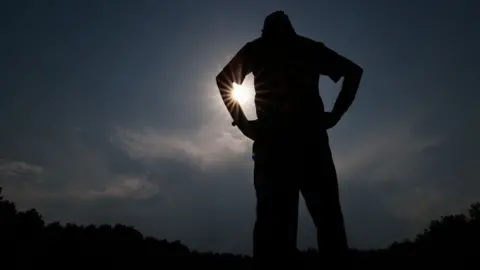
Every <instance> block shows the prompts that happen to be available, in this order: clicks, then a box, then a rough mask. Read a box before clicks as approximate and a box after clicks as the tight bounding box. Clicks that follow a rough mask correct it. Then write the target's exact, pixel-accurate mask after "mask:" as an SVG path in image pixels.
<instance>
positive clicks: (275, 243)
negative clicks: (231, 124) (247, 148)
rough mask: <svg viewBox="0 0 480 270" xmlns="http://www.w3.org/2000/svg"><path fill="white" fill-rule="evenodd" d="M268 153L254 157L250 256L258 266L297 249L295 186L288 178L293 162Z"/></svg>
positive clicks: (289, 257)
mask: <svg viewBox="0 0 480 270" xmlns="http://www.w3.org/2000/svg"><path fill="white" fill-rule="evenodd" d="M262 154H263V155H262ZM269 154H270V155H268V156H265V153H261V154H259V153H256V156H255V157H254V159H255V165H254V166H255V167H254V185H255V192H256V197H257V207H256V222H255V227H254V233H253V240H254V245H253V257H254V260H255V264H256V267H257V268H262V269H263V268H268V269H270V268H271V267H273V266H275V265H279V266H280V265H284V264H285V263H288V262H289V261H290V260H292V259H294V256H296V251H297V249H296V244H297V243H296V242H297V219H298V199H299V188H298V185H297V184H295V182H296V181H292V180H295V179H292V177H293V175H292V172H293V166H291V164H288V162H286V161H285V160H284V159H283V158H284V157H283V158H282V159H279V158H278V155H271V154H273V153H269ZM289 263H291V261H290V262H289Z"/></svg>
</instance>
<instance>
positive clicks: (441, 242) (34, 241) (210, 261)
mask: <svg viewBox="0 0 480 270" xmlns="http://www.w3.org/2000/svg"><path fill="white" fill-rule="evenodd" d="M1 191H2V189H1V188H0V251H1V252H0V256H1V257H0V260H1V263H2V266H3V265H8V266H9V267H8V268H9V269H10V268H21V269H29V268H40V267H48V268H49V269H52V268H53V269H56V268H58V269H64V268H65V267H66V263H67V262H69V263H71V264H74V266H77V267H100V266H102V267H110V268H112V267H125V266H131V267H135V268H136V269H139V268H141V267H144V268H146V267H149V268H150V267H154V266H155V267H156V266H159V267H160V268H171V267H175V268H182V267H191V266H192V264H193V265H194V266H195V267H197V268H200V267H208V268H209V269H222V270H223V269H250V268H251V266H252V264H251V258H250V257H248V256H243V255H234V254H228V253H213V252H198V251H192V250H190V249H189V248H188V247H186V246H185V245H183V244H182V243H181V242H180V241H173V242H169V241H167V240H158V239H156V238H154V237H150V236H146V237H145V236H143V235H142V234H141V233H140V232H139V231H137V230H136V229H135V228H134V227H131V226H126V225H123V224H115V225H114V226H112V225H108V224H103V225H99V226H96V225H87V226H82V225H77V224H72V223H67V224H65V225H62V224H61V223H59V222H53V223H50V224H45V222H44V220H43V218H42V216H41V215H40V214H39V213H38V212H37V211H36V210H35V209H30V210H27V211H18V210H17V208H16V206H15V203H13V202H11V201H8V200H5V199H4V198H3V197H2V196H1ZM316 254H317V251H316V250H314V249H308V250H305V251H302V252H300V253H299V259H300V260H301V261H302V262H303V263H302V264H301V265H298V267H297V268H300V266H302V267H303V269H316V268H315V267H314V266H315V265H316V264H315V260H317V259H318V256H316ZM478 254H480V203H475V204H472V205H471V206H470V208H469V209H468V216H467V215H465V214H452V215H447V216H442V217H440V219H439V220H433V221H431V222H430V224H429V226H428V227H427V228H426V229H425V230H424V231H423V232H422V233H419V234H418V235H416V237H415V238H414V239H413V240H409V239H405V240H403V241H401V242H394V243H392V244H391V245H390V246H389V247H388V248H385V249H377V250H357V249H352V250H351V257H352V259H353V261H354V263H355V265H356V266H359V267H360V266H361V267H366V266H368V267H371V268H379V269H380V268H382V269H383V268H392V267H399V266H405V267H418V266H419V265H420V264H425V266H428V267H445V266H447V265H450V266H452V267H455V269H463V268H465V267H466V265H470V264H472V265H473V263H476V262H475V261H474V260H475V259H476V258H477V256H478Z"/></svg>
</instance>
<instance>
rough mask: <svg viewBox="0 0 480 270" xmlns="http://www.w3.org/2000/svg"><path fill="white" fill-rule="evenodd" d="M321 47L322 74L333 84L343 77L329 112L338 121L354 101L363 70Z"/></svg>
mask: <svg viewBox="0 0 480 270" xmlns="http://www.w3.org/2000/svg"><path fill="white" fill-rule="evenodd" d="M321 46H322V49H321V51H322V53H321V59H320V61H321V62H322V66H323V68H322V73H323V74H325V75H327V76H329V77H330V79H332V80H333V81H334V82H335V83H337V82H338V81H339V80H340V78H342V77H343V83H342V87H341V90H340V93H339V95H338V97H337V100H336V101H335V104H334V106H333V109H332V112H331V113H332V114H333V115H334V116H335V118H337V119H338V120H339V119H340V118H341V117H342V116H343V115H344V114H345V112H346V111H347V110H348V109H349V108H350V105H352V103H353V100H354V99H355V95H356V93H357V90H358V87H359V85H360V80H361V78H362V74H363V69H362V68H361V67H360V66H359V65H357V64H355V63H354V62H352V61H350V60H349V59H347V58H345V57H343V56H342V55H340V54H338V53H336V52H335V51H333V50H331V49H329V48H328V47H326V46H325V45H323V44H322V45H321Z"/></svg>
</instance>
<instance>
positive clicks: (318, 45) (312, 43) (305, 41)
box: [296, 35, 325, 49]
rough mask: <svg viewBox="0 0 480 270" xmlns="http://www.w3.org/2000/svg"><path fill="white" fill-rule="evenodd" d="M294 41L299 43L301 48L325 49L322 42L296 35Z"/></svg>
mask: <svg viewBox="0 0 480 270" xmlns="http://www.w3.org/2000/svg"><path fill="white" fill-rule="evenodd" d="M296 39H297V42H298V43H300V44H301V45H302V46H303V47H308V48H315V49H322V48H324V47H325V45H324V44H323V42H321V41H318V40H314V39H312V38H309V37H305V36H302V35H297V37H296Z"/></svg>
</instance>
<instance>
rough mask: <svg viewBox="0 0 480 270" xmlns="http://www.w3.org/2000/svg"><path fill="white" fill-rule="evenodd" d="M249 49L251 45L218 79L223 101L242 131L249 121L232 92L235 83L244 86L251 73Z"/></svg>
mask: <svg viewBox="0 0 480 270" xmlns="http://www.w3.org/2000/svg"><path fill="white" fill-rule="evenodd" d="M249 47H250V45H249V43H247V44H246V45H245V46H243V47H242V48H241V49H240V51H238V53H237V54H236V55H235V56H234V57H233V58H232V60H230V62H229V63H228V64H227V65H226V66H225V67H224V68H223V70H222V71H221V72H220V73H219V74H218V75H217V77H216V80H217V86H218V89H219V90H220V95H221V97H222V100H223V102H224V104H225V106H226V107H227V110H228V112H229V113H230V115H231V116H232V118H233V122H234V123H235V124H236V125H237V126H238V127H239V128H240V129H241V130H242V129H245V128H246V127H247V126H248V119H247V117H246V116H245V113H244V112H243V110H242V108H241V106H240V104H239V103H238V102H237V101H236V100H235V99H234V98H233V97H232V90H233V83H236V84H239V85H240V84H242V83H243V81H244V80H245V77H246V76H247V75H248V74H249V73H250V72H251V67H250V58H251V56H250V55H249V54H250V53H249ZM242 132H244V130H242Z"/></svg>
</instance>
